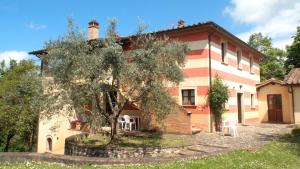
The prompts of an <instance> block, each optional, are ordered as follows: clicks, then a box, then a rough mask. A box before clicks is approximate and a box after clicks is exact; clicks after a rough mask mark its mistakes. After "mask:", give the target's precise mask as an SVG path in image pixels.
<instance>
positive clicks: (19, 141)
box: [0, 60, 42, 151]
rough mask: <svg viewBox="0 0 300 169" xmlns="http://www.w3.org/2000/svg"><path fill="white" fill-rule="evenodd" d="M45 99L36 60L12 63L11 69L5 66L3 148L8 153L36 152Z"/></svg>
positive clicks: (0, 88)
mask: <svg viewBox="0 0 300 169" xmlns="http://www.w3.org/2000/svg"><path fill="white" fill-rule="evenodd" d="M2 63H4V62H2ZM41 100H42V87H41V81H40V77H39V75H38V69H37V67H36V66H35V64H34V62H33V61H25V60H24V61H20V62H19V63H17V62H16V61H14V60H12V61H10V67H8V68H6V67H5V66H4V64H2V66H1V77H0V133H1V136H0V137H1V138H0V147H2V148H3V150H4V151H9V150H16V151H32V149H33V147H34V145H35V144H36V136H37V121H38V113H39V111H40V104H41ZM12 141H13V142H14V145H13V146H11V144H12Z"/></svg>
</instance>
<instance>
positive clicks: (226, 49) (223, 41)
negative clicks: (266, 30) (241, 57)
mask: <svg viewBox="0 0 300 169" xmlns="http://www.w3.org/2000/svg"><path fill="white" fill-rule="evenodd" d="M222 44H224V61H223V56H222V54H223V50H222ZM220 51H221V62H222V63H224V64H228V56H227V55H228V44H227V41H225V40H221V43H220Z"/></svg>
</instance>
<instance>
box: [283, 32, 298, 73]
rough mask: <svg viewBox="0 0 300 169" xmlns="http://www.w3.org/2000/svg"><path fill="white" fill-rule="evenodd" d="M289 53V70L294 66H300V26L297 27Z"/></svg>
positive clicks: (288, 48)
mask: <svg viewBox="0 0 300 169" xmlns="http://www.w3.org/2000/svg"><path fill="white" fill-rule="evenodd" d="M287 53H288V55H287V60H286V62H285V67H286V69H287V72H289V71H290V70H291V69H292V68H300V27H297V32H296V35H295V36H294V40H293V43H292V45H291V46H288V47H287Z"/></svg>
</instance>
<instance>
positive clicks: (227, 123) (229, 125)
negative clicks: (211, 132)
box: [222, 119, 238, 137]
mask: <svg viewBox="0 0 300 169" xmlns="http://www.w3.org/2000/svg"><path fill="white" fill-rule="evenodd" d="M237 124H238V121H237V119H227V120H224V121H223V127H222V131H223V135H225V130H226V129H228V132H229V133H230V135H231V136H233V137H235V136H237Z"/></svg>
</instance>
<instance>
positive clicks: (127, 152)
mask: <svg viewBox="0 0 300 169" xmlns="http://www.w3.org/2000/svg"><path fill="white" fill-rule="evenodd" d="M82 137H84V135H75V136H71V137H69V138H67V139H66V142H65V155H72V156H86V157H105V158H142V157H159V156H171V155H173V154H178V153H179V152H180V151H181V150H182V149H183V148H184V147H183V146H180V147H137V148H134V147H130V148H123V147H122V148H121V147H110V148H105V147H89V146H87V145H80V144H78V142H79V141H80V140H81V139H82Z"/></svg>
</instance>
